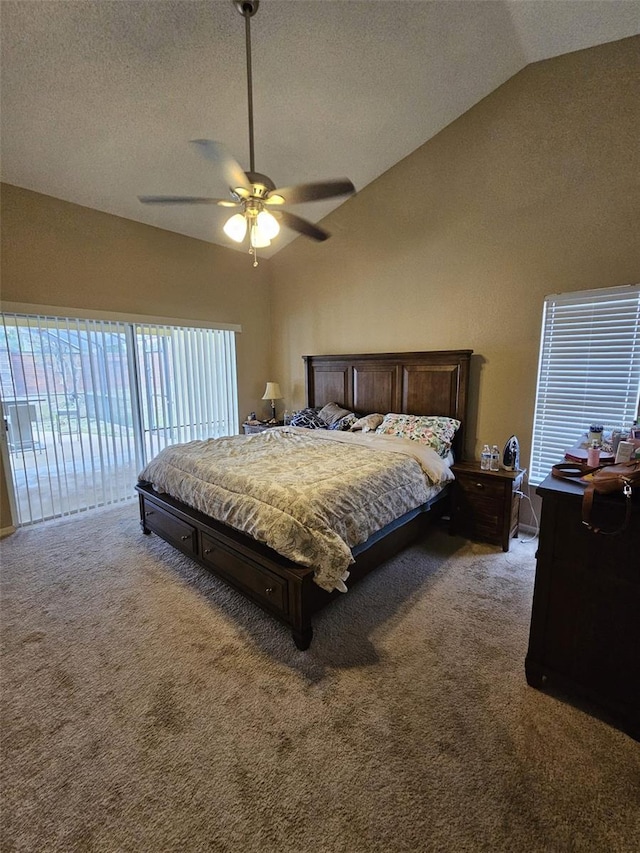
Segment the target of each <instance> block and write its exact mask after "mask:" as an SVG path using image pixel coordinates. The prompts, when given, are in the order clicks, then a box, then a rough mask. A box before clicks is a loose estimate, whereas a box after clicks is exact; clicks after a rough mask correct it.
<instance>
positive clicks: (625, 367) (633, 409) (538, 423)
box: [530, 285, 640, 485]
mask: <svg viewBox="0 0 640 853" xmlns="http://www.w3.org/2000/svg"><path fill="white" fill-rule="evenodd" d="M639 397H640V286H638V285H632V286H626V287H613V288H604V289H599V290H587V291H580V292H576V293H563V294H556V295H554V296H549V297H547V298H546V299H545V304H544V314H543V321H542V338H541V343H540V360H539V365H538V384H537V394H536V406H535V414H534V424H533V439H532V450H531V464H530V480H531V483H533V484H534V485H537V484H538V483H540V482H542V480H543V479H544V478H545V477H546V476H547V474H549V472H550V470H551V466H552V465H554V464H555V463H556V462H559V461H561V460H562V459H563V458H564V454H565V451H566V450H567V449H568V448H570V447H573V446H574V445H575V444H576V443H577V442H578V441H579V440H580V438H581V436H582V435H584V433H586V432H588V430H589V426H590V425H591V424H602V425H603V426H604V427H605V430H611V429H615V428H616V427H620V428H628V427H629V426H630V425H631V423H632V422H633V421H634V420H635V419H636V418H637V417H638V401H639Z"/></svg>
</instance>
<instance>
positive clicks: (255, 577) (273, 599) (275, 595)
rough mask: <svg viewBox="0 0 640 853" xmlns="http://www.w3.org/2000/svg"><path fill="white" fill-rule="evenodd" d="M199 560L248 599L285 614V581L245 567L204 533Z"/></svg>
mask: <svg viewBox="0 0 640 853" xmlns="http://www.w3.org/2000/svg"><path fill="white" fill-rule="evenodd" d="M201 547H202V553H201V555H200V556H201V559H202V561H203V563H204V564H205V565H206V564H207V563H209V564H211V566H212V568H213V569H215V571H216V572H217V573H218V574H219V575H221V576H222V577H224V578H227V579H228V580H229V581H230V582H231V583H233V584H236V585H237V586H241V587H242V588H243V589H245V590H246V591H247V592H248V593H249V595H251V596H252V597H254V598H257V599H259V601H260V602H261V603H262V604H264V605H266V606H267V607H268V608H270V609H272V610H277V611H278V612H280V613H287V611H288V599H287V587H288V584H287V581H286V580H285V579H284V578H280V577H278V576H277V575H275V574H273V572H270V571H268V570H267V569H264V568H262V567H261V566H258V565H257V564H255V563H254V564H247V563H246V562H244V561H242V560H239V559H238V558H237V557H236V556H235V555H234V554H232V553H231V552H230V551H227V550H226V549H225V548H224V547H222V546H221V545H220V544H219V543H218V542H216V541H214V540H213V539H212V538H211V537H210V536H207V534H206V533H202V534H201Z"/></svg>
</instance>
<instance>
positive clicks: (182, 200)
mask: <svg viewBox="0 0 640 853" xmlns="http://www.w3.org/2000/svg"><path fill="white" fill-rule="evenodd" d="M138 198H139V199H140V201H141V202H142V203H143V204H219V205H221V206H222V207H237V204H236V202H233V201H228V200H227V199H224V198H203V197H201V196H194V195H139V196H138Z"/></svg>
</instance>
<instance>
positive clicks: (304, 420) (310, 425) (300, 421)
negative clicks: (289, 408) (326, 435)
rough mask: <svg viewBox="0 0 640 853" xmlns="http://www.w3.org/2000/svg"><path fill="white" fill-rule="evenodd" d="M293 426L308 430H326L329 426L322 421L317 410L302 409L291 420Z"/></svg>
mask: <svg viewBox="0 0 640 853" xmlns="http://www.w3.org/2000/svg"><path fill="white" fill-rule="evenodd" d="M291 426H297V427H305V428H306V429H326V428H327V424H326V423H325V421H323V420H322V418H321V417H320V415H319V414H318V412H316V410H315V409H302V410H301V411H299V412H296V413H295V415H294V416H293V417H292V418H291Z"/></svg>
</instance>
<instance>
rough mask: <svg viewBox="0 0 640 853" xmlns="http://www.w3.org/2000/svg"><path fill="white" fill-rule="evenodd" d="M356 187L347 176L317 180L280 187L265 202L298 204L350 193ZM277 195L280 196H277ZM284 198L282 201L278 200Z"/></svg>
mask: <svg viewBox="0 0 640 853" xmlns="http://www.w3.org/2000/svg"><path fill="white" fill-rule="evenodd" d="M355 191H356V188H355V187H354V185H353V184H352V183H351V181H350V180H349V179H348V178H338V179H337V180H334V181H318V182H316V183H313V184H298V185H297V186H294V187H282V188H278V189H275V190H273V191H272V192H270V193H269V198H267V199H266V202H267V204H269V203H271V204H300V203H302V202H305V201H319V200H320V199H322V198H335V197H336V196H339V195H350V194H351V193H354V192H355ZM278 196H279V197H280V198H278ZM280 199H284V201H280Z"/></svg>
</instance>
